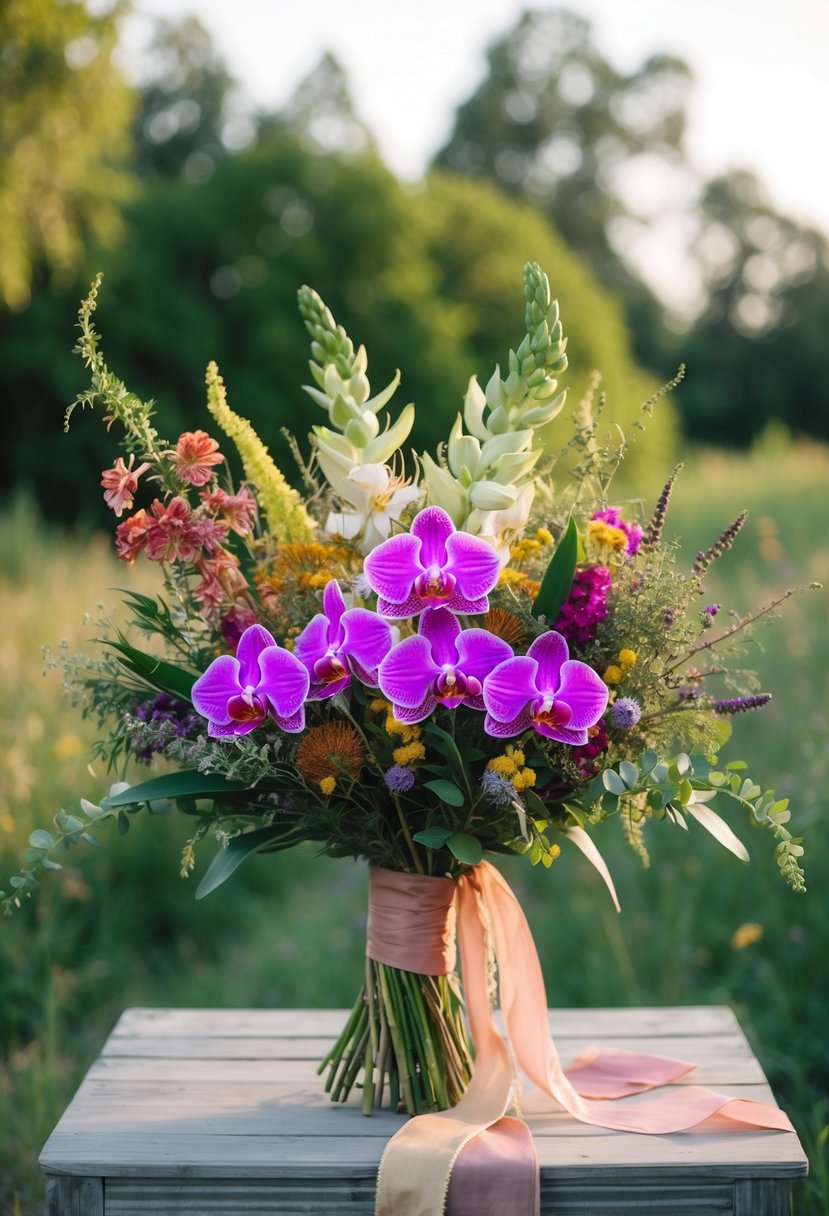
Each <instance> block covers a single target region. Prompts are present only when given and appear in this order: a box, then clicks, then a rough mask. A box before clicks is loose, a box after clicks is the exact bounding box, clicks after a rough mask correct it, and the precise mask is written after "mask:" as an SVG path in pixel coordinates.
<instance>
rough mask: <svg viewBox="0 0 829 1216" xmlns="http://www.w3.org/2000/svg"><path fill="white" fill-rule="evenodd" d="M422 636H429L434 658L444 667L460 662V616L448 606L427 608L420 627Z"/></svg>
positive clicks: (419, 630)
mask: <svg viewBox="0 0 829 1216" xmlns="http://www.w3.org/2000/svg"><path fill="white" fill-rule="evenodd" d="M418 632H419V633H420V636H421V637H424V638H427V639H428V641H429V645H430V647H431V650H432V660H433V662H435V663H437V665H438V666H439V667H442V666H443V664H444V663H449V664H450V665H451V666H452V667H454V666H455V665H456V664H457V662H458V653H459V652H458V647H457V638H458V635H459V634H460V632H461V627H460V625H459V624H458V618H457V617H456V616H454V615H453V614H452V613H451V612H449V611H448V610H447V609H446V608H427V609H426V611H425V612H424V613H423V616H422V617H421V618H420V626H419V629H418Z"/></svg>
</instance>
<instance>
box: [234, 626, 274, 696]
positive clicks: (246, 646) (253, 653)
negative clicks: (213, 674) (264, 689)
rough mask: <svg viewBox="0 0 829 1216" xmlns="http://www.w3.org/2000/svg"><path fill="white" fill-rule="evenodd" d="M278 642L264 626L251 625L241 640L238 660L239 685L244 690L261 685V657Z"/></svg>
mask: <svg viewBox="0 0 829 1216" xmlns="http://www.w3.org/2000/svg"><path fill="white" fill-rule="evenodd" d="M275 645H276V642H275V641H274V639H273V638H272V637H271V635H270V634H269V633H268V631H267V629H265V628H263V626H262V625H250V626H248V628H247V629H246V630H245V632H244V633H243V634H242V636H241V637H240V638H239V645H238V646H237V647H236V658H237V659H238V661H239V683H240V684H241V686H242V688H244V687H245V686H246V685H248V684H253V685H254V687H255V686H256V685H257V684H258V683H259V656H260V655H261V654H262V652H263V651H264V650H267V648H268V647H269V646H275Z"/></svg>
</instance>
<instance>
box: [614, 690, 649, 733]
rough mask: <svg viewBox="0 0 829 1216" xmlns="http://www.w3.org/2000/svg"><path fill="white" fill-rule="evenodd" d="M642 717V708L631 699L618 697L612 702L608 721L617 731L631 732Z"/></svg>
mask: <svg viewBox="0 0 829 1216" xmlns="http://www.w3.org/2000/svg"><path fill="white" fill-rule="evenodd" d="M641 717H642V706H641V705H640V704H639V702H638V701H636V700H635V699H634V698H633V697H619V699H618V701H614V702H613V708H612V709H611V711H610V721H611V722H612V723H613V725H614V726H617V727H618V728H619V730H633V728H634V726H635V725H636V723H637V722H638V721H639V719H640V718H641Z"/></svg>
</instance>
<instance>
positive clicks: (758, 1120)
mask: <svg viewBox="0 0 829 1216" xmlns="http://www.w3.org/2000/svg"><path fill="white" fill-rule="evenodd" d="M375 875H379V876H382V877H381V878H380V883H381V886H382V889H383V892H384V896H383V900H384V902H390V903H393V902H394V896H393V894H392V892H393V891H394V888H395V887H396V885H397V884H398V882H399V881H400V880H404V882H403V884H402V885H403V886H404V887H405V890H406V895H407V897H408V899H409V900H411V899H412V897H413V892H415V891H416V889H417V887H418V886H419V885H421V884H422V885H423V889H424V890H429V891H431V892H435V891H437V889H438V888H435V887H434V886H430V885H429V884H435V883H445V882H447V881H449V880H446V879H433V878H425V879H424V878H421V877H420V876H418V875H411V874H406V875H404V874H394V872H393V871H376V870H374V871H372V885H374V883H375V882H376V881H378V880H377V878H376V877H375ZM454 887H455V908H456V911H457V924H458V938H459V944H460V955H461V968H462V973H463V984H464V994H465V997H466V1006H467V1015H468V1019H469V1028H470V1032H471V1035H472V1039H473V1042H474V1044H475V1051H476V1056H475V1072H474V1075H473V1077H472V1080H471V1082H470V1084H469V1087H468V1088H467V1091H466V1093H465V1094H464V1096H463V1098H462V1099H461V1101H460V1102H459V1103H458V1105H457V1106H455V1107H453V1108H452V1109H451V1110H447V1111H438V1112H435V1113H434V1114H428V1115H419V1116H417V1117H415V1118H413V1119H411V1120H409V1122H408V1123H405V1124H404V1125H403V1127H401V1128H400V1130H399V1131H398V1132H397V1134H396V1135H395V1136H393V1137H392V1139H391V1140H390V1141H389V1143H388V1145H387V1146H386V1150H385V1152H384V1154H383V1159H382V1161H381V1163H380V1172H379V1176H378V1181H377V1209H376V1211H377V1216H436V1214H439V1213H443V1212H445V1211H446V1210H447V1199H448V1205H449V1208H448V1210H449V1212H450V1214H451V1216H486V1214H487V1213H489V1212H490V1211H491V1212H492V1213H493V1214H494V1213H496V1212H498V1213H502V1212H505V1211H509V1212H510V1213H512V1214H514V1216H537V1214H538V1211H539V1200H538V1194H539V1185H538V1159H537V1157H536V1154H535V1149H534V1146H533V1142H532V1135H531V1133H530V1130H529V1128H528V1127H527V1125H526V1123H524V1122H523V1121H522V1120H520V1119H515V1118H510V1117H507V1115H506V1112H507V1110H508V1109H509V1106H510V1104H511V1101H512V1095H513V1085H514V1079H515V1078H514V1069H513V1063H512V1059H511V1057H510V1053H509V1051H508V1049H507V1045H506V1043H505V1042H504V1040H503V1039H502V1038H501V1036H500V1035H499V1034H498V1032H497V1030H496V1028H495V1026H494V1024H493V1021H492V1013H491V1002H490V993H489V983H488V977H489V959H490V954H491V952H492V951H494V955H495V960H496V963H497V966H498V987H499V995H500V1005H501V1010H502V1014H503V1018H504V1023H505V1028H506V1038H507V1039H508V1041H509V1044H510V1047H511V1049H512V1052H513V1054H514V1057H515V1062H516V1064H517V1065H518V1066H519V1067H520V1068H521V1069H522V1070H523V1072H524V1073H525V1074H526V1075H527V1076H528V1077H529V1078H530V1080H532V1081H533V1082H534V1083H535V1084H536V1085H537V1086H538V1088H539V1089H540V1090H542V1091H543V1092H544V1093H546V1094H547V1095H548V1096H549V1097H550V1098H552V1099H553V1101H554V1102H556V1103H558V1105H559V1106H561V1107H563V1108H564V1109H565V1110H566V1111H568V1112H569V1113H570V1114H571V1115H572V1116H573V1117H574V1118H576V1119H579V1120H581V1122H583V1123H592V1124H596V1125H597V1126H599V1127H607V1128H611V1129H613V1130H616V1131H632V1132H645V1133H648V1134H652V1135H654V1134H655V1135H659V1134H665V1133H669V1132H678V1131H685V1130H687V1129H689V1128H691V1127H696V1126H698V1125H699V1124H700V1123H702V1122H704V1121H705V1120H706V1119H709V1118H711V1117H712V1116H713V1115H717V1116H719V1117H720V1118H725V1119H728V1120H730V1121H732V1122H733V1123H735V1124H736V1125H738V1126H750V1127H754V1128H758V1127H759V1128H769V1129H774V1130H777V1131H792V1130H793V1129H792V1125H791V1123H790V1122H789V1119H788V1117H787V1116H786V1115H785V1113H784V1112H783V1111H781V1110H779V1109H778V1108H777V1107H771V1106H765V1105H763V1104H762V1103H760V1102H753V1101H746V1100H744V1099H737V1098H729V1097H727V1096H726V1095H724V1094H718V1093H715V1092H714V1091H713V1090H710V1089H704V1088H702V1087H701V1086H698V1085H684V1086H682V1087H681V1088H677V1089H674V1090H671V1091H670V1092H669V1093H666V1094H662V1095H659V1096H657V1097H654V1098H651V1099H649V1100H648V1101H647V1102H638V1103H636V1104H634V1105H632V1106H625V1105H621V1106H620V1105H618V1104H617V1101H616V1100H617V1099H619V1098H624V1097H627V1096H629V1095H631V1094H638V1093H642V1092H644V1091H645V1090H650V1089H654V1088H657V1087H659V1086H663V1085H667V1084H669V1083H670V1082H672V1081H676V1080H677V1079H678V1078H679V1077H681V1076H683V1075H684V1074H686V1073H687V1072H689V1071H690V1070H691V1069H692V1068H693V1067H694V1065H693V1064H690V1063H688V1062H687V1061H684V1060H673V1059H669V1058H668V1057H665V1056H654V1055H646V1054H644V1053H639V1052H627V1051H618V1050H600V1049H597V1048H591V1049H589V1050H588V1051H586V1052H584V1053H583V1054H582V1055H581V1056H579V1058H578V1059H577V1060H576V1061H574V1063H573V1064H572V1065H571V1066H570V1068H569V1069H567V1071H565V1070H564V1068H563V1067H562V1065H561V1061H560V1060H559V1056H558V1052H557V1051H556V1048H555V1044H554V1043H553V1040H552V1038H551V1036H550V1030H549V1023H548V1015H547V997H546V993H545V991H544V980H543V977H542V973H541V964H540V963H539V960H538V954H537V952H536V949H535V943H534V941H533V938H532V934H531V932H530V927H529V925H528V924H527V920H526V917H525V916H524V913H523V911H522V909H521V906H520V904H519V903H518V900H517V899H516V898H515V895H514V894H513V893H512V891H511V890H510V888H509V886H508V885H507V883H506V882H505V881H504V879H503V878H502V877H501V875H500V874H499V873H498V871H497V870H496V869H494V867H492V866H491V865H489V864H488V863H487V862H482V863H481V864H480V865H478V866H475V867H474V869H472V870H469V871H468V872H467V873H466V874H464V875H463V876H462V877H461V878H460V879H459V880H458V881H457V882H456V883H455V884H454ZM415 898H416V896H415ZM393 920H394V921H395V923H396V924H397V926H398V929H399V926H400V923H401V922H400V919H399V917H398V916H397V914H395V916H394V917H393ZM378 936H379V938H380V939H382V937H383V934H382V931H381V930H380V929H379V928H378V925H377V921H376V914H375V924H374V926H373V934H372V938H371V940H374V941H376V940H377V938H378ZM412 936H413V934H412V932H411V928H410V930H409V935H408V937H409V940H411V938H412ZM371 940H370V945H369V950H368V952H369V954H370V956H371V957H373V958H374V957H376V955H374V954H371V949H372V945H371ZM397 940H398V943H399V946H400V950H399V952H398V951H396V950H395V949H393V948H389V943H388V942H385V944H384V945H383V946H381V947H379V948H380V949H382V952H383V957H382V958H380V959H379V961H381V962H385V963H388V964H389V965H390V966H394V967H398V968H400V969H401V970H413V969H415V968H412V966H411V965H410V964H411V960H410V958H409V955H408V954H407V948H408V942H407V941H405V940H404V939H403V937H402V936H401V935H400V934H399V933H398V934H397ZM444 940H445V934H444ZM437 955H438V957H439V958H440V957H442V958H444V962H442V963H439V966H440V970H439V971H436V972H429V973H428V974H444V973H445V970H446V966H445V954H444V953H443V951H442V949H440V948H439V949H438V950H437ZM505 1163H508V1165H509V1168H506V1165H505Z"/></svg>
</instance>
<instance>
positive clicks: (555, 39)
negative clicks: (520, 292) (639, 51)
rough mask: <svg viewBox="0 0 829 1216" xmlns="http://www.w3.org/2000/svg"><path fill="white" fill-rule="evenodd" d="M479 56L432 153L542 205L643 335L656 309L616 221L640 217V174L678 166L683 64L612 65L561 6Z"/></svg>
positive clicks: (665, 173)
mask: <svg viewBox="0 0 829 1216" xmlns="http://www.w3.org/2000/svg"><path fill="white" fill-rule="evenodd" d="M488 58H489V71H488V74H487V76H486V78H485V80H484V81H483V82H482V83H481V85H480V86H479V87H478V88H477V89H476V91H475V92H474V93H473V95H472V96H471V97H470V98H469V100H468V101H466V102H464V103H463V104H462V105H461V106H460V107H459V108H458V111H457V115H456V118H455V125H454V129H453V131H452V134H451V136H450V138H449V141H448V142H447V144H446V145H445V146H444V147H443V148H442V149H441V150H440V151H439V152H438V154H437V156H436V157H435V163H436V164H437V165H440V166H443V167H445V168H448V169H452V170H454V171H455V172H458V173H462V174H465V175H468V176H470V177H476V178H481V179H485V180H488V181H491V182H494V183H495V184H496V185H498V186H500V188H501V189H502V190H504V191H506V192H507V193H508V194H511V195H513V196H516V197H519V198H523V199H526V200H527V201H528V202H531V203H533V204H534V205H535V206H536V207H538V208H539V209H540V210H541V211H543V213H544V214H545V215H546V216H547V217H548V218H549V219H550V220H552V222H553V223H554V224H555V227H556V228H557V229H558V231H559V232H560V233H561V235H562V236H563V237H564V239H565V241H566V242H567V244H568V245H569V246H570V248H572V249H574V250H576V251H577V252H578V253H580V254H581V255H582V257H583V258H584V259H585V260H586V261H587V262H588V264H589V265H590V266H591V267H592V268H593V270H594V271H595V273H596V274H597V275H598V277H599V279H600V280H601V281H602V282H604V283H606V284H607V285H608V286H611V287H613V288H616V289H620V290H623V291H624V292H625V293H627V294H629V295H630V294H631V293H635V296H636V300H635V305H634V306H635V308H636V309H637V310H638V312H639V313H640V314H642V319H643V321H645V324H643V325H642V326H641V329H639V333H640V334H641V335H642V336H643V341H645V340H646V338H645V335H646V334H647V329H648V325H652V324H653V323H654V321H657V322H658V320H659V316H660V312H661V310H660V309H659V307H658V306H656V307H655V301H654V297H653V295H652V293H651V292H650V291H649V290H648V288H647V287H646V286H645V284H644V283H643V282H642V279H641V276H640V274H639V272H638V271H637V270H636V269H635V268H634V267H632V265H631V264H630V262H629V261H628V260H627V258H626V245H627V241H626V240H625V236H624V235H623V236H622V239H621V240H620V239H618V237H617V236H615V235H614V231H615V229H616V228H617V227H618V221H619V220H627V221H630V222H634V223H640V222H642V221H643V219H644V217H643V216H640V215H639V214H638V213H637V208H636V205H635V204H634V203H633V202H632V201H631V198H632V186H635V183H636V180H637V178H639V177H641V176H642V175H646V176H647V178H648V180H649V181H655V180H657V179H658V180H660V181H661V182H662V183H663V186H664V188H665V189H666V190H667V191H668V193H670V183H671V182H672V180H673V179H674V178H675V176H676V175H677V174H680V175H681V174H683V173H684V172H685V171H686V161H685V154H684V151H683V147H682V140H683V135H684V130H685V110H686V105H687V100H688V95H689V91H690V87H691V72H690V69H689V67H688V65H687V64H685V63H684V62H683V61H682V60H680V59H677V58H675V57H673V56H669V55H653V56H651V57H650V58H648V59H647V60H646V61H645V62H644V63H643V64H642V65H641V66H640V67H638V68H636V69H635V70H634V71H632V72H630V73H625V72H623V71H620V70H619V69H617V68H615V67H613V66H612V65H611V64H610V63H609V62H608V60H607V59H605V58H604V56H603V55H602V54H601V52H600V51H599V50H598V48H597V46H596V45H595V42H594V41H593V35H592V29H591V25H590V23H589V22H588V21H587V20H585V19H584V18H583V17H580V16H577V15H576V14H575V13H573V12H570V11H568V10H566V9H551V10H546V11H536V12H527V13H525V14H524V15H523V16H522V17H521V19H520V20H519V22H518V24H517V25H516V26H515V27H514V29H512V30H511V31H510V32H509V33H507V34H506V35H505V36H504V37H503V38H501V39H499V40H498V41H497V42H496V43H495V44H494V45H493V46H492V47H491V49H490V51H489V55H488ZM640 193H641V191H640ZM622 231H623V234H624V232H625V229H624V228H623V229H622ZM647 353H650V352H647Z"/></svg>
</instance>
